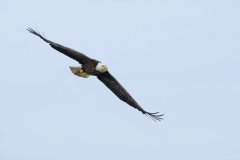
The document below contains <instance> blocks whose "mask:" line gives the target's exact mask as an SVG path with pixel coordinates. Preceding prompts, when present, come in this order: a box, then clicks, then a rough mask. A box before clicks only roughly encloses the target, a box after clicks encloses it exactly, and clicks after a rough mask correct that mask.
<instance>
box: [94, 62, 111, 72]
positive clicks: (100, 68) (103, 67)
mask: <svg viewBox="0 0 240 160" xmlns="http://www.w3.org/2000/svg"><path fill="white" fill-rule="evenodd" d="M96 70H97V71H99V72H101V73H103V72H106V71H107V70H108V66H107V65H104V64H102V63H101V62H99V63H98V64H97V66H96Z"/></svg>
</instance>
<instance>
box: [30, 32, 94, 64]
mask: <svg viewBox="0 0 240 160" xmlns="http://www.w3.org/2000/svg"><path fill="white" fill-rule="evenodd" d="M27 30H28V31H29V32H30V33H32V34H34V35H36V36H38V37H40V38H41V39H42V40H44V41H45V42H47V43H49V45H50V46H51V47H52V48H54V49H56V50H57V51H59V52H61V53H63V54H65V55H66V56H68V57H70V58H72V59H74V60H76V61H78V62H79V63H81V64H84V63H86V62H89V61H91V60H92V59H91V58H89V57H88V56H86V55H85V54H83V53H80V52H78V51H75V50H73V49H71V48H68V47H65V46H62V45H60V44H58V43H55V42H52V41H50V40H48V39H46V38H45V37H43V36H42V35H41V34H40V33H38V32H36V31H35V30H33V29H32V28H28V29H27Z"/></svg>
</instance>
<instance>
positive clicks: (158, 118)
mask: <svg viewBox="0 0 240 160" xmlns="http://www.w3.org/2000/svg"><path fill="white" fill-rule="evenodd" d="M144 114H145V115H147V116H149V117H150V118H151V119H153V120H154V121H161V120H163V118H162V116H164V114H159V112H154V113H150V112H146V113H144Z"/></svg>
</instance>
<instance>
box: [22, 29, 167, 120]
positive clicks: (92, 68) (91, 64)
mask: <svg viewBox="0 0 240 160" xmlns="http://www.w3.org/2000/svg"><path fill="white" fill-rule="evenodd" d="M27 30H28V31H29V32H30V33H32V34H34V35H36V36H38V37H40V38H41V39H42V40H44V41H45V42H47V43H48V44H49V45H50V46H51V47H52V48H54V49H56V50H57V51H59V52H61V53H63V54H65V55H66V56H68V57H70V58H72V59H74V60H76V61H78V62H79V63H80V64H81V65H80V66H79V67H70V70H71V71H72V73H73V74H75V75H76V76H79V77H83V78H87V77H88V76H90V75H91V76H96V77H97V78H98V79H99V80H100V81H101V82H103V83H104V84H105V85H106V86H107V87H108V88H109V89H110V90H111V91H112V92H113V93H114V94H115V95H116V96H117V97H118V98H119V99H121V100H122V101H124V102H126V103H127V104H129V105H130V106H132V107H134V108H136V109H138V110H139V111H140V112H142V113H143V114H145V115H147V116H150V117H151V118H152V119H153V120H159V121H160V120H162V116H163V114H160V115H159V114H158V113H159V112H155V113H150V112H147V111H145V110H144V109H143V108H142V107H141V106H140V105H139V104H138V103H137V102H136V101H135V100H134V99H133V97H132V96H131V95H130V94H129V93H128V92H127V90H126V89H124V88H123V86H122V85H121V84H120V83H119V82H118V81H117V80H116V79H115V78H114V77H113V76H112V75H111V74H110V73H109V71H108V67H107V65H104V64H102V63H101V62H100V61H98V60H95V59H92V58H90V57H88V56H86V55H85V54H83V53H80V52H78V51H75V50H73V49H71V48H68V47H65V46H62V45H60V44H58V43H55V42H53V41H50V40H48V39H46V38H45V37H43V36H42V35H41V34H39V33H38V32H36V31H35V30H33V29H32V28H28V29H27Z"/></svg>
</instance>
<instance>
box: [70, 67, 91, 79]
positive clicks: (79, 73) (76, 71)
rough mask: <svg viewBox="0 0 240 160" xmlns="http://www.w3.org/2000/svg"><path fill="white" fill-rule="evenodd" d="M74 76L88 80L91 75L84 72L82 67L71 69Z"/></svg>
mask: <svg viewBox="0 0 240 160" xmlns="http://www.w3.org/2000/svg"><path fill="white" fill-rule="evenodd" d="M69 68H70V70H71V71H72V73H73V74H75V75H76V76H79V77H83V78H88V77H89V75H88V74H87V73H86V72H84V71H83V69H82V67H69Z"/></svg>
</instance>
